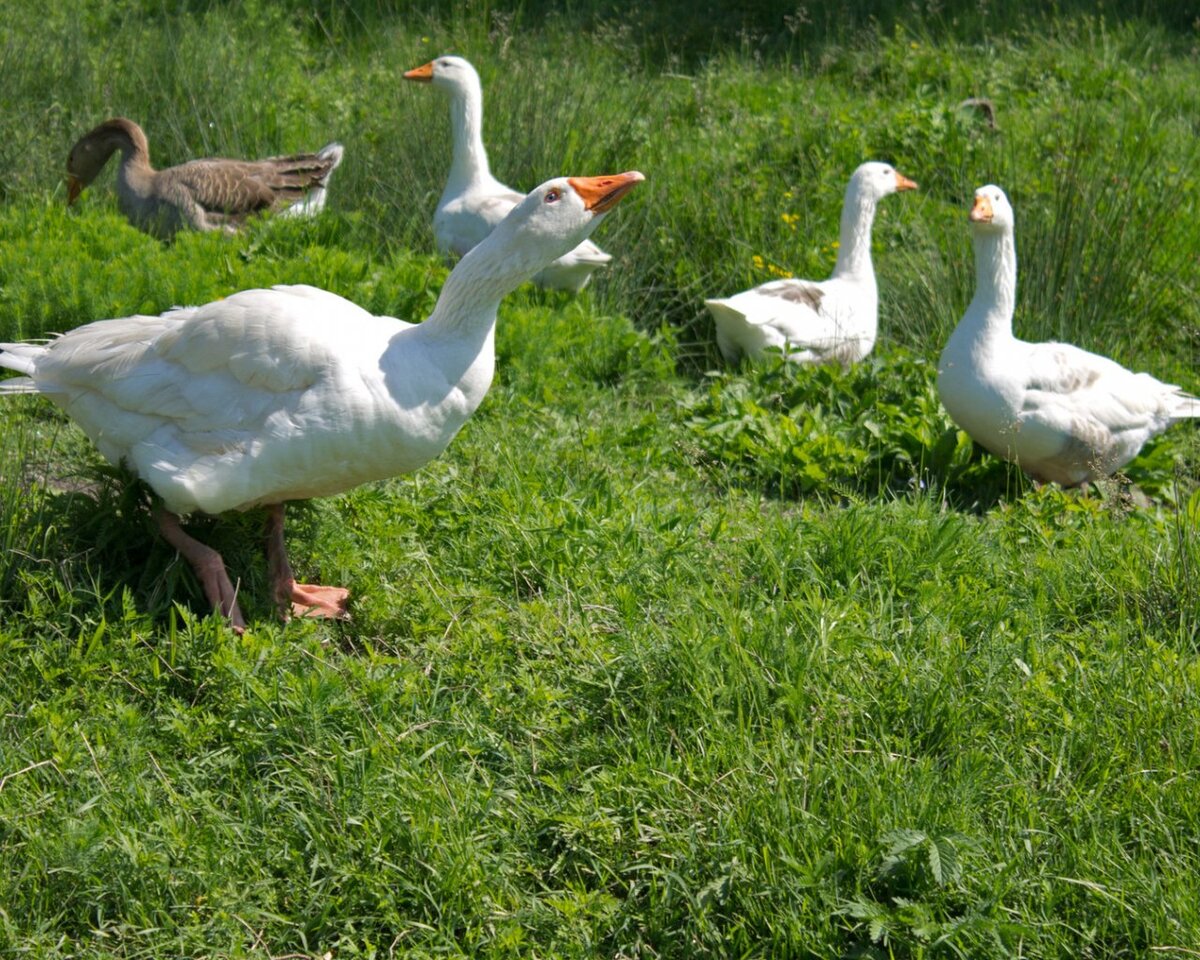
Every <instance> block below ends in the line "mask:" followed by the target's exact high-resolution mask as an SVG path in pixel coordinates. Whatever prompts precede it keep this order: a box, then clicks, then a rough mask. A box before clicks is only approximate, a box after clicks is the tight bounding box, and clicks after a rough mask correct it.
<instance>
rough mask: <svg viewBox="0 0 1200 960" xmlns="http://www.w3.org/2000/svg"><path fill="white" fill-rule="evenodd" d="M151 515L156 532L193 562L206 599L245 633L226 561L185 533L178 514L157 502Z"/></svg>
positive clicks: (235, 627) (243, 622)
mask: <svg viewBox="0 0 1200 960" xmlns="http://www.w3.org/2000/svg"><path fill="white" fill-rule="evenodd" d="M154 519H155V520H156V521H157V522H158V530H159V533H161V534H162V535H163V539H164V540H166V541H167V543H169V544H170V545H171V546H173V547H174V548H175V549H176V550H178V551H179V552H180V554H182V555H183V558H184V559H185V560H186V561H187V562H188V563H190V564H191V565H192V570H194V571H195V573H196V577H197V578H198V579H199V580H200V585H201V586H202V587H203V588H204V595H205V596H206V597H208V601H209V603H211V604H212V605H213V607H215V608H216V609H217V610H220V611H221V613H222V614H223V615H224V616H225V617H226V618H227V619H228V620H229V625H230V626H231V627H232V628H233V630H234V632H236V633H239V634H240V633H244V632H245V630H246V621H245V620H244V619H242V611H241V609H240V608H239V607H238V602H237V589H236V588H235V587H234V585H233V583H231V582H230V580H229V574H227V573H226V572H225V561H224V560H222V559H221V555H220V554H219V553H217V551H216V550H214V549H213V548H212V547H206V546H205V545H204V544H202V543H201V542H200V541H199V540H197V539H195V538H194V537H190V536H188V535H187V534H186V533H184V532H183V527H181V526H180V525H179V517H178V516H176V515H175V514H173V513H171V511H170V510H167V509H165V508H163V507H162V506H157V507H155V508H154Z"/></svg>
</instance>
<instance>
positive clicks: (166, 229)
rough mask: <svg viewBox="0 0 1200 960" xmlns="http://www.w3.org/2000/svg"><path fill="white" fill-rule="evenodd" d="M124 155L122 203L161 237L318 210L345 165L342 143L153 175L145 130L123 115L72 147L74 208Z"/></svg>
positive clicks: (199, 163)
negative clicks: (273, 214)
mask: <svg viewBox="0 0 1200 960" xmlns="http://www.w3.org/2000/svg"><path fill="white" fill-rule="evenodd" d="M118 150H119V151H120V152H121V162H120V165H119V166H118V168H117V205H118V206H119V207H120V208H121V212H122V213H123V214H125V216H126V218H127V219H128V220H129V222H130V223H132V224H133V225H134V226H135V227H137V228H138V229H139V230H143V231H145V232H146V233H149V234H151V235H153V236H156V237H159V238H160V239H163V240H167V239H170V238H171V237H172V236H174V235H175V233H176V232H177V231H179V230H181V229H183V228H186V227H190V228H191V229H193V230H225V231H227V232H233V231H234V230H236V229H237V228H238V227H239V226H241V225H242V223H244V222H245V220H246V218H247V217H249V216H251V215H252V214H255V213H263V212H265V211H268V210H275V211H278V212H279V213H280V214H281V215H283V216H301V217H306V216H313V215H315V214H317V213H320V211H321V210H322V209H323V208H324V207H325V188H326V186H328V184H329V177H330V176H331V175H332V174H333V171H334V170H336V169H337V165H338V164H339V163H341V162H342V145H341V144H340V143H329V144H326V145H325V146H324V147H322V148H321V149H320V150H318V151H317V152H316V153H295V154H291V155H290V156H286V157H267V158H266V159H265V160H230V159H227V158H225V157H210V158H208V159H204V160H191V161H189V162H187V163H181V164H179V166H177V167H168V168H167V169H166V170H155V169H154V167H152V166H151V165H150V145H149V143H148V142H147V141H146V134H145V133H144V132H143V131H142V128H141V127H139V126H138V125H137V124H136V123H134V122H133V121H132V120H127V119H126V118H125V117H113V118H112V119H111V120H105V121H104V122H103V123H102V124H100V125H99V126H98V127H95V128H94V129H92V130H89V131H88V132H87V133H85V134H84V135H83V136H82V137H80V138H79V140H78V141H76V143H75V145H74V146H73V147H72V148H71V152H70V154H69V155H68V156H67V204H68V205H70V204H73V203H74V202H75V201H76V200H77V199H78V198H79V195H80V194H81V193H82V192H83V190H84V188H85V187H87V185H88V184H90V183H91V182H92V181H93V180H95V179H96V177H97V176H98V175H99V174H100V171H101V170H103V169H104V165H105V164H106V163H108V158H109V157H111V156H112V155H113V154H114V153H116V152H117V151H118Z"/></svg>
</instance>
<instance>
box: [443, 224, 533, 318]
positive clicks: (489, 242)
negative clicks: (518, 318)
mask: <svg viewBox="0 0 1200 960" xmlns="http://www.w3.org/2000/svg"><path fill="white" fill-rule="evenodd" d="M527 261H528V257H526V256H524V255H522V252H521V251H520V250H514V249H512V248H511V246H510V245H508V244H506V243H504V242H502V241H501V238H500V237H498V236H497V233H496V232H493V233H492V234H490V235H489V236H488V237H487V238H485V239H484V241H483V242H482V243H479V244H478V245H476V246H475V247H474V248H472V249H471V250H469V251H468V252H467V254H466V256H464V257H463V258H462V259H461V260H460V261H459V262H458V264H457V265H456V266H455V267H454V269H453V270H451V271H450V275H449V276H448V277H447V278H446V283H445V285H444V286H443V287H442V292H441V294H440V295H439V296H438V301H437V304H436V306H434V308H433V312H432V313H431V314H430V315H429V319H427V320H426V321H425V322H424V323H423V324H421V326H422V327H424V328H426V329H427V330H428V331H429V333H430V334H431V335H443V336H452V337H454V338H455V339H460V340H464V341H476V340H478V339H479V338H480V336H490V333H491V331H492V330H493V328H494V327H495V323H496V311H497V310H498V308H499V306H500V301H501V300H502V299H504V297H506V296H507V295H508V294H510V293H511V292H512V291H513V290H515V289H516V288H517V287H519V286H520V285H521V284H522V283H524V282H525V281H526V280H528V279H529V278H530V277H531V276H533V274H534V273H536V272H537V269H538V266H539V265H538V264H532V263H528V262H527Z"/></svg>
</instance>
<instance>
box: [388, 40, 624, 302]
mask: <svg viewBox="0 0 1200 960" xmlns="http://www.w3.org/2000/svg"><path fill="white" fill-rule="evenodd" d="M404 79H405V80H415V81H418V82H420V83H432V84H433V85H434V86H435V87H437V88H438V89H439V90H441V91H443V92H444V93H445V94H446V96H447V97H449V98H450V128H451V130H452V132H453V134H454V154H453V159H452V160H451V162H450V178H449V179H448V180H447V181H446V188H445V189H444V190H443V191H442V197H441V199H440V200H438V205H437V211H436V212H435V213H434V215H433V234H434V237H435V239H436V240H437V245H438V249H439V250H441V251H442V252H443V253H453V254H455V255H456V256H460V257H461V256H462V255H463V254H465V253H466V252H467V251H468V250H470V249H471V248H472V247H474V246H475V244H477V243H479V242H480V241H481V240H482V239H483V238H484V237H486V236H487V235H488V234H489V233H491V232H492V230H493V229H495V226H496V224H498V223H499V222H500V221H501V220H503V219H504V217H505V216H506V215H507V214H508V211H509V210H511V209H512V208H513V207H514V206H516V205H517V204H518V203H520V202H521V198H522V196H523V194H521V193H518V192H517V191H516V190H514V189H513V188H512V187H507V186H505V185H504V184H503V183H501V182H500V181H499V180H497V179H496V178H495V177H493V176H492V172H491V170H490V169H489V167H488V158H487V150H485V149H484V146H483V88H482V87H481V86H480V83H479V74H478V73H476V72H475V68H474V67H473V66H471V64H470V63H468V62H467V61H466V60H464V59H463V58H462V57H438V59H436V60H431V61H430V62H429V63H426V64H424V65H423V66H420V67H416V68H414V69H412V70H409V71H408V72H407V73H405V74H404ZM610 260H612V257H611V256H610V255H609V254H607V253H605V252H604V251H603V250H601V249H600V248H599V247H598V246H596V245H595V244H594V243H592V242H591V241H590V240H584V241H583V242H582V243H580V244H579V245H578V246H576V247H575V249H573V250H571V251H569V252H567V253H565V254H563V255H562V256H561V257H559V258H558V259H557V260H555V261H554V262H553V263H552V264H550V266H548V267H546V269H544V270H542V271H541V272H539V273H538V274H537V276H535V277H534V278H533V280H534V282H535V283H537V284H539V285H540V286H543V287H551V288H554V289H557V290H570V291H572V292H574V293H578V292H579V291H580V290H582V289H583V288H584V287H585V286H586V285H587V282H588V280H590V279H591V276H592V274H593V273H594V272H595V271H597V270H599V269H600V268H601V267H603V266H605V265H606V264H607V263H608V262H609V261H610Z"/></svg>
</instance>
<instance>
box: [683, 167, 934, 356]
mask: <svg viewBox="0 0 1200 960" xmlns="http://www.w3.org/2000/svg"><path fill="white" fill-rule="evenodd" d="M916 188H917V185H916V184H915V183H913V181H911V180H909V179H908V177H906V176H904V174H902V173H900V172H899V171H897V170H895V169H894V168H892V167H891V166H890V165H889V164H886V163H874V162H871V163H864V164H862V165H861V166H860V167H859V168H858V169H857V170H855V171H854V174H853V176H851V177H850V183H849V185H848V186H847V187H846V199H845V201H844V202H843V203H842V226H841V239H840V241H839V245H838V255H837V263H836V264H835V265H834V268H833V274H832V276H830V278H829V279H828V280H822V281H820V282H817V281H813V280H792V279H787V280H772V281H771V282H769V283H764V284H762V285H760V286H757V287H754V288H753V289H751V290H746V291H743V292H742V293H739V294H736V295H734V296H732V297H726V298H723V299H715V300H705V301H704V303H705V306H707V307H708V310H709V312H710V313H711V314H712V317H713V320H714V321H715V322H716V325H717V346H718V347H720V348H721V353H722V355H723V356H724V357H725V359H726V360H729V361H735V360H737V359H738V358H739V357H741V356H743V355H745V356H748V357H750V358H751V359H754V358H757V357H761V356H762V355H763V354H764V352H765V351H766V350H768V349H769V348H771V347H775V348H778V349H780V350H782V351H783V353H784V355H785V356H786V357H787V359H789V360H791V361H793V362H795V363H829V362H831V361H837V362H840V363H843V364H850V363H854V362H856V361H858V360H861V359H862V358H863V357H865V356H866V355H867V354H868V353H870V352H871V348H872V347H874V346H875V335H876V331H877V329H878V325H879V292H878V289H877V287H876V285H875V270H874V268H873V267H872V266H871V225H872V223H874V221H875V208H876V206H877V204H878V203H879V201H880V200H882V199H883V198H884V197H886V196H887V195H888V194H891V193H895V192H896V191H897V190H915V189H916Z"/></svg>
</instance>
